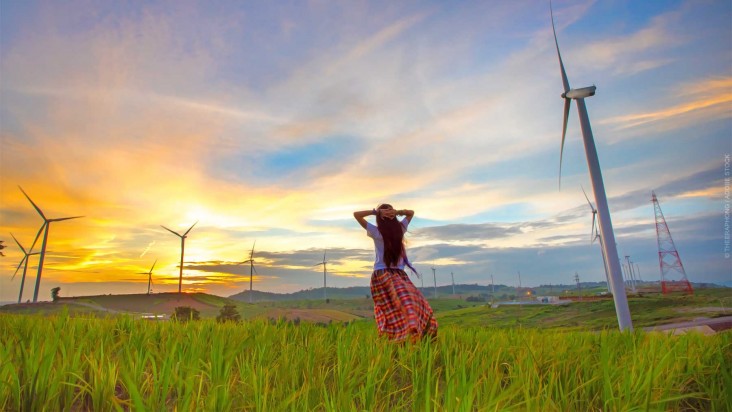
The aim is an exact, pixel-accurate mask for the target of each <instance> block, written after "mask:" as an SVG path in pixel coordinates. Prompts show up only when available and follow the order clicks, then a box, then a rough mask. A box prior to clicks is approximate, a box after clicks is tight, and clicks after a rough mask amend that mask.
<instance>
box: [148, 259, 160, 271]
mask: <svg viewBox="0 0 732 412" xmlns="http://www.w3.org/2000/svg"><path fill="white" fill-rule="evenodd" d="M156 263H158V260H157V259H155V262H153V265H152V267H151V268H150V273H152V271H153V269H155V264H156Z"/></svg>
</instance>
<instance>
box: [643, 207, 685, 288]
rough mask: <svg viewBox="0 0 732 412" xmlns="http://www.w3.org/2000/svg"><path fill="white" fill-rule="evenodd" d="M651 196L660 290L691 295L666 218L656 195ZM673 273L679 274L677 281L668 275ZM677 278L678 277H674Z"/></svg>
mask: <svg viewBox="0 0 732 412" xmlns="http://www.w3.org/2000/svg"><path fill="white" fill-rule="evenodd" d="M651 194H652V195H653V196H652V198H651V200H652V201H653V209H654V211H655V213H656V236H657V238H658V262H659V264H660V266H661V290H662V291H663V293H664V294H666V293H669V292H674V291H685V292H687V293H690V294H693V293H694V289H693V288H692V287H691V283H689V279H687V278H686V271H685V270H684V265H683V264H682V263H681V258H680V257H679V251H678V250H676V245H675V244H674V240H673V238H671V231H670V230H668V225H667V224H666V218H664V217H663V212H662V211H661V205H660V204H659V203H658V199H657V198H656V193H655V192H651ZM671 272H675V274H677V275H678V274H680V275H681V277H680V278H679V279H671V278H670V277H669V274H670V273H671ZM676 277H678V276H676Z"/></svg>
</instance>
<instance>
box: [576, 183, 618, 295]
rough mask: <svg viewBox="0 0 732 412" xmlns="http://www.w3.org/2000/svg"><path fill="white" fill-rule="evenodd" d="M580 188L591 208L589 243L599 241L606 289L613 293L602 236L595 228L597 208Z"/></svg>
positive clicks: (583, 189)
mask: <svg viewBox="0 0 732 412" xmlns="http://www.w3.org/2000/svg"><path fill="white" fill-rule="evenodd" d="M580 188H581V189H582V193H583V194H584V195H585V199H587V204H588V205H590V210H592V229H590V244H593V243H595V239H597V240H598V241H599V242H600V252H602V267H603V268H604V269H605V281H606V282H607V291H608V292H610V293H613V289H612V283H610V275H609V274H608V273H607V258H606V257H605V248H604V247H603V245H602V236H600V232H599V231H598V230H597V221H596V218H597V209H595V206H592V202H590V199H589V198H588V197H587V193H585V188H584V187H581V186H580Z"/></svg>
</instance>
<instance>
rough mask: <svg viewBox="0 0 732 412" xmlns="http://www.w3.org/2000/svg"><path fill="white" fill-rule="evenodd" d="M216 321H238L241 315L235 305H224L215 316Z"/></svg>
mask: <svg viewBox="0 0 732 412" xmlns="http://www.w3.org/2000/svg"><path fill="white" fill-rule="evenodd" d="M216 321H217V322H229V321H231V322H240V321H241V315H240V314H239V312H238V311H237V310H236V305H224V307H223V308H221V312H220V313H219V315H218V316H216Z"/></svg>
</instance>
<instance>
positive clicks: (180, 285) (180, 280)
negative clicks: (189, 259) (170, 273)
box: [160, 221, 198, 293]
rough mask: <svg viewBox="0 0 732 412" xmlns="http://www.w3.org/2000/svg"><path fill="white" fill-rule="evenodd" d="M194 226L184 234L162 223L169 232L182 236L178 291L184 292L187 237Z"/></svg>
mask: <svg viewBox="0 0 732 412" xmlns="http://www.w3.org/2000/svg"><path fill="white" fill-rule="evenodd" d="M197 224H198V221H196V223H194V224H193V226H196V225H197ZM193 226H191V227H190V228H188V230H186V231H185V233H183V234H182V235H181V234H180V233H178V232H174V231H172V230H170V229H168V228H167V227H165V226H163V225H160V227H162V228H163V229H165V230H167V231H168V232H170V233H172V234H174V235H176V236H178V237H179V238H180V275H179V276H178V293H183V254H184V253H185V250H186V238H187V237H188V232H190V231H191V229H193Z"/></svg>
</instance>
